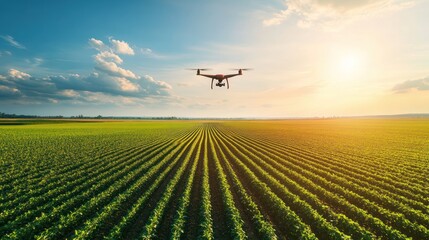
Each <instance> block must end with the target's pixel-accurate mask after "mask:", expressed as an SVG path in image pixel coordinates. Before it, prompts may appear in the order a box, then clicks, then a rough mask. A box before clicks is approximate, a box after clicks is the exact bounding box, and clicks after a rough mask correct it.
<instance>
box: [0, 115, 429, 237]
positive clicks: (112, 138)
mask: <svg viewBox="0 0 429 240" xmlns="http://www.w3.org/2000/svg"><path fill="white" fill-rule="evenodd" d="M11 123H13V122H7V124H5V125H3V126H0V163H1V165H0V176H1V178H0V189H1V190H0V191H1V195H0V237H1V239H103V238H106V239H246V238H247V239H284V238H287V239H409V238H412V239H429V181H428V176H429V120H428V119H319V120H284V121H123V122H121V121H118V122H67V121H64V122H60V123H56V124H52V123H51V122H49V121H45V122H40V123H38V124H34V123H33V122H29V123H28V124H26V123H25V122H20V123H19V125H13V124H11Z"/></svg>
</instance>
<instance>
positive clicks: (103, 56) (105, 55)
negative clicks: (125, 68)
mask: <svg viewBox="0 0 429 240" xmlns="http://www.w3.org/2000/svg"><path fill="white" fill-rule="evenodd" d="M95 59H96V60H97V61H113V62H115V63H117V64H121V63H122V62H123V60H122V59H121V58H120V57H119V56H118V55H116V54H114V53H112V52H107V51H103V52H100V53H98V54H97V55H95Z"/></svg>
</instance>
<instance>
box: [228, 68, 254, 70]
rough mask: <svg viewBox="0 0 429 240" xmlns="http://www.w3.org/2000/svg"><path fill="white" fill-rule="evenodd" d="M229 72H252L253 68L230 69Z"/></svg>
mask: <svg viewBox="0 0 429 240" xmlns="http://www.w3.org/2000/svg"><path fill="white" fill-rule="evenodd" d="M231 70H236V71H240V70H242V71H249V70H253V68H232V69H231Z"/></svg>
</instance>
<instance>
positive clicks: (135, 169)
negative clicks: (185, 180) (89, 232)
mask: <svg viewBox="0 0 429 240" xmlns="http://www.w3.org/2000/svg"><path fill="white" fill-rule="evenodd" d="M188 137H189V136H188ZM173 146H174V144H172V146H171V147H170V148H169V149H165V150H163V151H162V152H160V153H158V154H157V156H155V157H154V156H152V155H150V154H149V155H147V156H146V157H144V156H143V157H142V158H141V159H139V160H138V161H135V162H133V163H132V164H129V165H126V166H124V168H122V169H121V170H120V171H116V172H112V173H111V174H110V175H108V176H106V177H105V178H103V179H101V180H100V181H99V182H97V183H96V184H93V185H92V186H90V188H89V189H87V190H85V191H84V192H82V193H81V194H79V195H76V196H72V198H69V199H67V200H65V201H63V202H62V204H60V205H59V206H55V207H53V208H52V211H51V212H50V214H49V215H47V214H44V213H42V215H41V216H38V217H37V218H36V219H35V220H33V221H31V222H28V223H24V224H23V225H24V226H22V227H21V228H18V229H17V228H15V229H14V231H13V232H12V233H10V234H9V235H8V236H9V237H10V238H16V239H22V238H27V237H29V236H34V235H37V234H39V233H40V232H41V231H44V235H45V236H46V237H47V238H52V237H55V236H56V237H58V236H62V235H65V234H67V231H71V229H74V228H76V227H77V226H78V225H79V223H81V222H83V221H84V220H85V218H86V217H87V216H90V215H91V214H92V212H93V211H94V210H95V209H98V208H99V207H100V206H103V205H104V204H105V203H107V202H108V201H109V200H110V199H111V198H112V197H114V196H116V195H117V194H119V193H120V192H122V191H123V190H124V189H126V187H127V186H128V185H129V184H132V182H134V181H136V180H137V179H139V177H141V176H142V175H143V174H145V173H146V171H147V169H148V168H150V167H151V166H152V165H154V164H156V161H155V160H157V159H159V158H162V157H163V156H165V155H167V154H168V153H169V152H170V151H172V149H173ZM53 202H54V203H55V201H53Z"/></svg>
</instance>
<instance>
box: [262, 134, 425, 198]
mask: <svg viewBox="0 0 429 240" xmlns="http://www.w3.org/2000/svg"><path fill="white" fill-rule="evenodd" d="M266 142H271V143H272V144H274V145H277V147H274V149H278V148H282V149H285V150H288V152H293V153H295V154H297V155H301V156H304V157H305V156H307V157H310V158H311V159H312V161H319V162H321V163H322V164H326V165H328V166H329V167H330V169H331V170H333V171H339V172H343V173H345V174H347V175H349V176H350V177H353V178H355V179H359V180H361V181H365V182H368V183H369V184H371V185H373V186H380V187H381V188H383V189H386V190H388V191H389V192H392V193H395V194H397V195H401V196H404V197H406V198H409V199H413V200H415V201H420V202H421V203H423V204H426V205H429V197H427V194H426V192H425V191H424V190H423V189H421V188H417V187H411V186H410V185H408V184H407V183H402V180H401V181H397V179H396V180H394V179H387V178H386V177H385V176H384V175H383V174H380V173H378V174H377V173H371V172H369V169H368V167H367V166H365V164H364V163H363V164H362V166H360V167H357V166H355V162H357V161H358V160H356V159H354V158H353V159H348V158H344V157H342V158H341V157H339V158H333V157H332V156H326V155H321V154H320V153H318V152H317V151H309V150H306V149H304V148H300V147H298V146H284V145H281V144H279V143H275V142H273V140H267V141H266Z"/></svg>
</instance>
